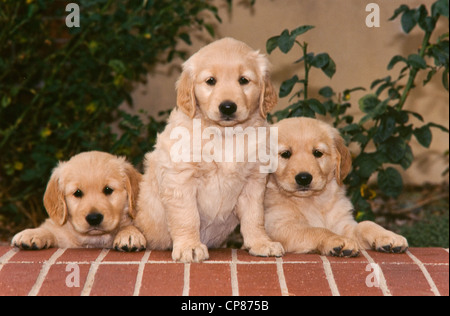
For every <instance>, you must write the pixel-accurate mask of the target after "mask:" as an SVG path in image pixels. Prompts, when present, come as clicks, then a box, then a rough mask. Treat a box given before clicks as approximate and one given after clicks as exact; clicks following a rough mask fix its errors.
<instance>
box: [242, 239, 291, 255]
mask: <svg viewBox="0 0 450 316" xmlns="http://www.w3.org/2000/svg"><path fill="white" fill-rule="evenodd" d="M248 252H249V253H250V254H251V255H252V256H256V257H282V256H283V255H284V252H285V251H284V248H283V246H282V245H281V244H280V243H279V242H272V241H271V242H264V243H260V244H256V245H254V246H252V247H249V250H248Z"/></svg>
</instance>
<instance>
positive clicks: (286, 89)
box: [279, 75, 299, 98]
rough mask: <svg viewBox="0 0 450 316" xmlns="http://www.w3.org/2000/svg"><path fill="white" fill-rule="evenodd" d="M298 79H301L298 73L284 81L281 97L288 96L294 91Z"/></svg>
mask: <svg viewBox="0 0 450 316" xmlns="http://www.w3.org/2000/svg"><path fill="white" fill-rule="evenodd" d="M298 81H299V80H298V76H297V75H295V76H294V77H292V78H291V79H288V80H286V81H284V82H283V83H282V84H281V87H280V94H279V96H280V98H284V97H286V96H288V95H289V94H290V93H291V92H292V89H293V88H294V86H295V84H297V83H298Z"/></svg>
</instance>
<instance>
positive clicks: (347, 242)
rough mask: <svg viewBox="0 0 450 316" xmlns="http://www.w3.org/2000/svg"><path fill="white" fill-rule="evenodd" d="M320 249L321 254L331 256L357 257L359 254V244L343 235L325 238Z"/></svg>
mask: <svg viewBox="0 0 450 316" xmlns="http://www.w3.org/2000/svg"><path fill="white" fill-rule="evenodd" d="M321 248H322V249H321V250H320V252H321V253H322V255H325V256H326V255H329V256H333V257H357V256H359V246H358V243H357V242H356V240H353V239H350V238H347V237H343V236H338V235H336V236H333V237H329V238H327V239H326V240H325V241H324V243H323V245H322V247H321Z"/></svg>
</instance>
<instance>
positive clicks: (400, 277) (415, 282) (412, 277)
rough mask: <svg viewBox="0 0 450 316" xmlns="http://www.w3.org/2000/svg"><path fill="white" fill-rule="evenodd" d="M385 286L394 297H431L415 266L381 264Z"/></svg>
mask: <svg viewBox="0 0 450 316" xmlns="http://www.w3.org/2000/svg"><path fill="white" fill-rule="evenodd" d="M381 269H382V271H383V274H384V277H385V278H386V284H387V286H388V288H389V290H390V292H391V294H392V295H394V296H410V295H411V294H412V293H414V295H416V296H432V295H433V293H432V292H431V290H430V286H429V284H428V282H427V280H426V279H425V277H424V275H423V274H422V271H421V270H420V269H419V267H418V266H417V265H415V264H386V263H382V264H381Z"/></svg>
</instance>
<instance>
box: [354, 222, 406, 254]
mask: <svg viewBox="0 0 450 316" xmlns="http://www.w3.org/2000/svg"><path fill="white" fill-rule="evenodd" d="M354 235H355V237H356V238H357V240H358V241H359V243H360V245H361V247H364V248H365V249H371V248H372V249H375V250H377V251H380V252H393V253H402V252H405V251H406V250H407V249H408V241H407V240H406V238H404V237H403V236H400V235H397V234H395V233H393V232H391V231H389V230H386V229H384V228H383V227H381V226H379V225H377V224H376V223H374V222H370V221H365V222H361V223H359V224H358V225H357V226H356V227H355V231H354Z"/></svg>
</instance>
